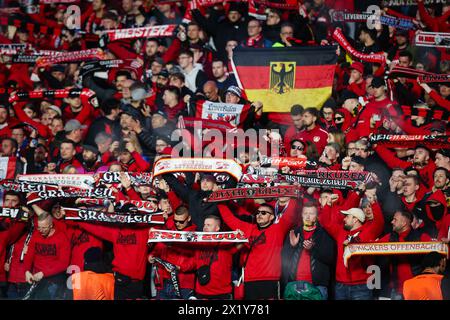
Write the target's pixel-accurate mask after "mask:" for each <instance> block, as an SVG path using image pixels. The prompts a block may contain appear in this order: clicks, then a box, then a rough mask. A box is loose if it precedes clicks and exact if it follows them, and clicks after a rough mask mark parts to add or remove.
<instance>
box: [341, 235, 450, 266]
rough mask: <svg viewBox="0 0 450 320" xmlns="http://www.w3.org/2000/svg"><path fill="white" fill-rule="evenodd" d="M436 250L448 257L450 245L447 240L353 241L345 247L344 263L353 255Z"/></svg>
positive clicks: (402, 253)
mask: <svg viewBox="0 0 450 320" xmlns="http://www.w3.org/2000/svg"><path fill="white" fill-rule="evenodd" d="M433 251H436V252H438V253H440V254H442V255H445V256H446V257H448V245H447V244H446V243H445V242H431V241H430V242H421V241H417V242H377V243H373V242H372V243H352V244H349V245H348V246H346V247H345V249H344V257H343V258H344V265H345V266H346V267H347V265H348V260H349V259H350V258H351V257H352V256H361V255H364V256H367V255H370V256H376V255H393V254H395V255H398V254H401V255H404V254H428V253H430V252H433Z"/></svg>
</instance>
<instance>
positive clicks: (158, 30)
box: [105, 24, 177, 41]
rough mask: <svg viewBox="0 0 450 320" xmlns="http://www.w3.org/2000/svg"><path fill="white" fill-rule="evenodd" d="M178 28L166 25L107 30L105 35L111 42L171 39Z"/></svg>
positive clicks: (173, 25)
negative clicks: (139, 39)
mask: <svg viewBox="0 0 450 320" xmlns="http://www.w3.org/2000/svg"><path fill="white" fill-rule="evenodd" d="M176 27H177V25H175V24H166V25H159V26H148V27H141V28H129V29H116V30H107V31H105V34H107V35H108V38H109V40H110V41H115V40H120V39H138V38H161V37H171V36H172V35H173V33H174V31H175V29H176Z"/></svg>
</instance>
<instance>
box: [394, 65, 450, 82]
mask: <svg viewBox="0 0 450 320" xmlns="http://www.w3.org/2000/svg"><path fill="white" fill-rule="evenodd" d="M388 74H389V78H397V77H402V78H408V79H417V78H419V80H420V81H421V82H424V83H449V82H450V75H448V74H436V73H432V72H427V71H421V70H416V69H413V68H405V67H400V66H395V67H394V68H392V70H391V71H389V72H388Z"/></svg>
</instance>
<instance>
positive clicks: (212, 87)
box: [203, 80, 219, 101]
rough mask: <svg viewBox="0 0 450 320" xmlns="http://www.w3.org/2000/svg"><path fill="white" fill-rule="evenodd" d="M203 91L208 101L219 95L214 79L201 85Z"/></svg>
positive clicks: (214, 99) (215, 98)
mask: <svg viewBox="0 0 450 320" xmlns="http://www.w3.org/2000/svg"><path fill="white" fill-rule="evenodd" d="M203 92H204V93H205V96H206V98H207V99H208V100H210V101H216V100H217V99H218V97H219V89H218V88H217V85H216V83H215V82H214V81H211V80H210V81H207V82H206V83H205V84H204V85H203Z"/></svg>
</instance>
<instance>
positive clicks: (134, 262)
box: [76, 222, 149, 280]
mask: <svg viewBox="0 0 450 320" xmlns="http://www.w3.org/2000/svg"><path fill="white" fill-rule="evenodd" d="M76 225H78V226H79V227H80V228H82V229H84V230H86V231H87V232H89V233H91V234H92V235H94V236H96V237H98V238H100V239H104V240H106V241H109V242H112V244H113V253H114V260H113V261H112V265H113V271H115V272H119V273H121V274H123V275H125V276H128V277H130V278H131V279H134V280H143V279H144V276H145V269H146V265H147V241H148V232H149V229H148V228H118V227H110V226H101V225H96V224H91V223H86V222H77V223H76Z"/></svg>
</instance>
